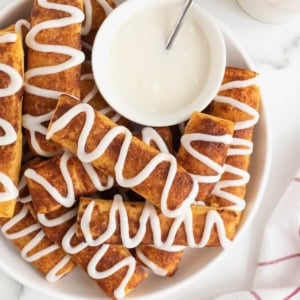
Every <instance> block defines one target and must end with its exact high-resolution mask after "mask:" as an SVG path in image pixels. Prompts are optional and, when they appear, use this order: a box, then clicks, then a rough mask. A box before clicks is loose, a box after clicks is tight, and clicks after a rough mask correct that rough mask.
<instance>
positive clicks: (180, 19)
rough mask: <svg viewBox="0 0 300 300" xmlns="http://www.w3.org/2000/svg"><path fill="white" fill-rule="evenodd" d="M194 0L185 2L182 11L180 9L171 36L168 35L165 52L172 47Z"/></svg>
mask: <svg viewBox="0 0 300 300" xmlns="http://www.w3.org/2000/svg"><path fill="white" fill-rule="evenodd" d="M193 2H194V0H187V1H186V3H185V5H184V7H183V9H182V12H181V14H180V15H179V16H178V18H177V20H176V23H175V26H174V28H173V30H172V31H171V34H170V35H169V38H168V40H167V43H166V50H168V49H170V48H171V47H172V45H173V42H174V40H175V38H176V36H177V34H178V31H179V29H180V27H181V25H182V23H183V21H184V19H185V16H186V14H187V12H188V10H189V8H190V7H191V6H192V4H193Z"/></svg>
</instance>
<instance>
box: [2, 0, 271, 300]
mask: <svg viewBox="0 0 300 300" xmlns="http://www.w3.org/2000/svg"><path fill="white" fill-rule="evenodd" d="M30 1H31V0H25V1H22V2H20V1H14V2H12V3H11V4H9V5H8V6H6V7H4V8H3V9H1V10H0V18H2V17H3V19H4V16H7V15H11V14H13V15H17V14H19V13H16V10H18V9H19V10H20V8H21V7H22V5H28V4H29V3H30ZM198 5H200V4H199V3H198ZM202 8H203V7H202ZM208 13H210V12H208ZM5 22H6V21H5V20H4V22H3V23H4V24H5ZM216 22H218V23H219V25H220V28H221V31H222V32H223V34H224V39H225V43H228V40H229V41H230V42H231V43H232V44H233V45H234V47H235V48H236V50H237V51H238V52H239V54H240V55H241V56H242V58H243V60H244V62H245V66H246V67H247V68H249V69H251V70H256V69H257V68H256V67H255V64H254V63H253V61H252V60H251V58H250V57H249V55H248V54H247V52H246V51H245V50H244V48H243V46H242V45H241V44H240V42H239V41H238V40H237V39H236V37H235V36H234V35H233V33H232V32H231V31H230V30H229V29H228V27H226V25H224V24H223V22H221V21H219V20H216ZM1 23H2V22H1ZM1 27H2V26H1ZM260 93H261V98H262V101H261V110H260V122H263V123H264V124H263V128H264V134H265V139H266V140H265V149H264V153H265V154H266V155H265V160H264V162H263V166H262V168H263V170H264V171H263V172H262V176H261V180H260V181H261V182H260V184H259V191H258V193H257V194H256V199H255V201H254V204H253V206H252V208H251V210H250V212H249V214H248V216H247V220H246V222H244V223H243V224H242V226H241V228H238V230H237V234H236V236H235V239H234V245H233V247H235V246H236V245H237V244H238V243H239V240H240V238H241V237H242V236H243V235H244V234H245V231H247V229H248V228H249V226H250V224H251V222H252V221H253V219H254V217H255V215H256V214H257V212H258V208H259V206H260V205H261V201H262V199H263V195H264V193H265V191H266V187H267V183H268V178H269V174H270V169H271V160H272V150H271V144H272V143H271V140H272V137H271V132H270V126H269V121H268V120H269V118H268V116H267V112H266V109H265V103H264V100H263V99H264V97H263V93H262V90H260ZM0 239H4V237H3V236H1V237H0ZM5 242H6V241H5ZM227 251H230V249H229V250H227ZM227 251H220V252H219V253H218V254H217V255H216V256H215V257H214V258H213V259H212V260H211V261H209V262H208V263H207V264H206V265H205V266H204V267H203V269H201V270H200V271H198V272H194V273H193V274H191V275H189V276H188V278H186V279H183V280H182V281H180V282H179V283H177V284H175V285H172V286H170V287H166V288H164V289H163V290H158V291H153V293H151V294H150V295H145V296H141V297H140V296H139V299H145V300H146V299H149V300H150V299H153V297H155V296H159V297H162V296H166V295H168V294H170V293H175V292H176V291H179V290H181V289H183V288H184V287H185V286H187V285H188V284H190V283H193V282H194V281H195V280H196V278H197V277H200V276H203V275H205V273H206V272H207V271H208V270H209V269H210V267H212V266H213V265H214V264H216V263H218V262H219V260H220V259H221V258H222V257H223V256H224V253H226V252H227ZM24 263H27V262H25V261H24ZM0 268H1V269H2V270H3V271H4V272H5V273H6V274H8V275H9V276H10V277H11V278H13V279H14V280H16V281H18V282H19V283H21V284H23V285H25V286H27V287H29V288H31V289H33V290H36V291H38V292H40V293H43V294H45V295H48V296H51V297H56V298H59V299H69V300H72V299H73V300H79V299H82V297H81V296H75V295H67V294H65V293H63V294H62V293H61V292H60V291H57V290H56V289H55V288H54V289H52V288H47V289H44V290H41V287H40V286H39V285H38V284H37V283H35V282H34V281H31V280H30V279H29V278H27V277H26V276H23V275H22V274H19V273H18V272H15V269H14V268H12V267H10V266H9V265H7V264H6V263H4V261H3V260H1V259H0ZM150 297H151V298H150ZM126 298H127V299H133V298H135V297H134V296H133V295H132V296H131V294H129V295H128V296H127V297H126ZM86 299H89V300H94V299H98V300H99V299H104V298H102V297H101V295H99V296H98V297H93V296H92V297H88V298H86Z"/></svg>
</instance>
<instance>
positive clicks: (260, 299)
mask: <svg viewBox="0 0 300 300" xmlns="http://www.w3.org/2000/svg"><path fill="white" fill-rule="evenodd" d="M249 293H250V294H251V295H252V296H253V297H254V299H255V300H262V298H260V296H259V295H258V294H257V293H256V292H255V291H249Z"/></svg>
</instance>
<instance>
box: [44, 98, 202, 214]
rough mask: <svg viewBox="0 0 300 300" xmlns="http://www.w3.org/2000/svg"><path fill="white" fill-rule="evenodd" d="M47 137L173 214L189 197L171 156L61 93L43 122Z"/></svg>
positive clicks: (190, 190)
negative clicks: (50, 115) (47, 124)
mask: <svg viewBox="0 0 300 300" xmlns="http://www.w3.org/2000/svg"><path fill="white" fill-rule="evenodd" d="M47 137H48V138H51V139H52V140H54V141H55V142H57V143H59V144H61V145H62V146H63V147H65V148H67V149H68V150H70V151H71V152H73V153H76V155H77V156H78V158H79V159H80V160H81V161H84V162H91V163H92V164H93V166H94V167H95V168H99V169H100V170H102V171H103V172H105V173H106V174H108V175H110V176H113V177H114V178H115V179H116V182H117V183H118V184H119V185H120V186H121V187H125V188H131V189H133V190H134V191H135V192H136V193H138V194H139V195H141V196H142V197H144V198H146V199H147V200H149V201H150V202H152V203H153V204H154V205H156V206H157V207H160V208H161V210H162V212H163V213H164V214H165V215H167V216H169V217H176V216H178V215H180V214H182V212H184V210H185V209H186V208H187V207H189V205H190V204H191V203H192V202H193V201H194V199H195V196H196V194H197V193H198V184H197V183H196V182H195V181H194V179H193V178H192V177H191V176H190V175H189V174H188V173H187V172H186V171H185V170H184V169H183V168H182V167H180V166H178V165H177V161H176V159H175V158H174V156H172V155H170V154H167V153H161V152H159V151H158V150H156V149H154V148H152V147H151V146H148V145H146V144H145V143H143V142H142V141H140V140H139V139H138V138H136V137H133V136H132V134H131V133H130V131H129V130H128V129H127V128H125V127H123V126H117V125H116V124H115V123H113V122H112V121H111V120H109V119H108V118H107V117H105V116H104V115H103V114H100V113H96V112H95V111H94V110H93V109H92V108H91V106H89V105H87V104H83V103H78V102H77V101H76V100H75V99H72V98H71V97H70V96H67V95H62V96H61V97H60V99H59V101H58V105H57V107H56V110H55V112H54V114H53V117H52V120H51V122H50V124H49V131H48V134H47Z"/></svg>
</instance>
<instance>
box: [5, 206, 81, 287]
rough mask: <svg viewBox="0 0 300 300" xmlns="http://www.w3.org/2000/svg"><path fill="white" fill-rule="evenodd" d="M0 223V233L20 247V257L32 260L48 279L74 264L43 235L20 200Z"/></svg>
mask: <svg viewBox="0 0 300 300" xmlns="http://www.w3.org/2000/svg"><path fill="white" fill-rule="evenodd" d="M1 225H2V228H1V231H2V233H3V234H4V236H5V237H6V238H7V239H9V240H11V241H12V242H13V244H14V245H15V246H16V247H17V248H18V249H19V250H20V251H21V255H22V257H23V258H24V260H26V261H27V262H30V263H32V265H33V266H34V267H35V268H36V269H37V270H39V271H40V272H41V273H42V274H43V275H44V276H45V277H46V279H47V280H48V281H50V282H54V281H57V280H59V279H60V278H62V277H63V276H65V275H66V274H68V273H70V272H71V271H72V270H73V269H74V267H75V266H76V265H75V263H74V262H73V261H72V260H71V258H70V256H68V255H66V253H65V252H64V251H63V250H62V249H61V248H60V247H59V246H57V245H55V244H54V243H53V242H52V241H50V240H49V239H48V238H47V237H46V236H45V233H44V232H43V230H42V228H41V225H40V224H39V223H38V222H37V221H36V220H35V219H34V217H33V216H32V215H31V213H30V212H29V210H28V208H27V207H26V206H25V205H24V204H21V203H19V202H18V203H17V206H16V210H15V214H14V216H13V217H12V218H11V219H10V220H8V221H3V220H2V221H1Z"/></svg>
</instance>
